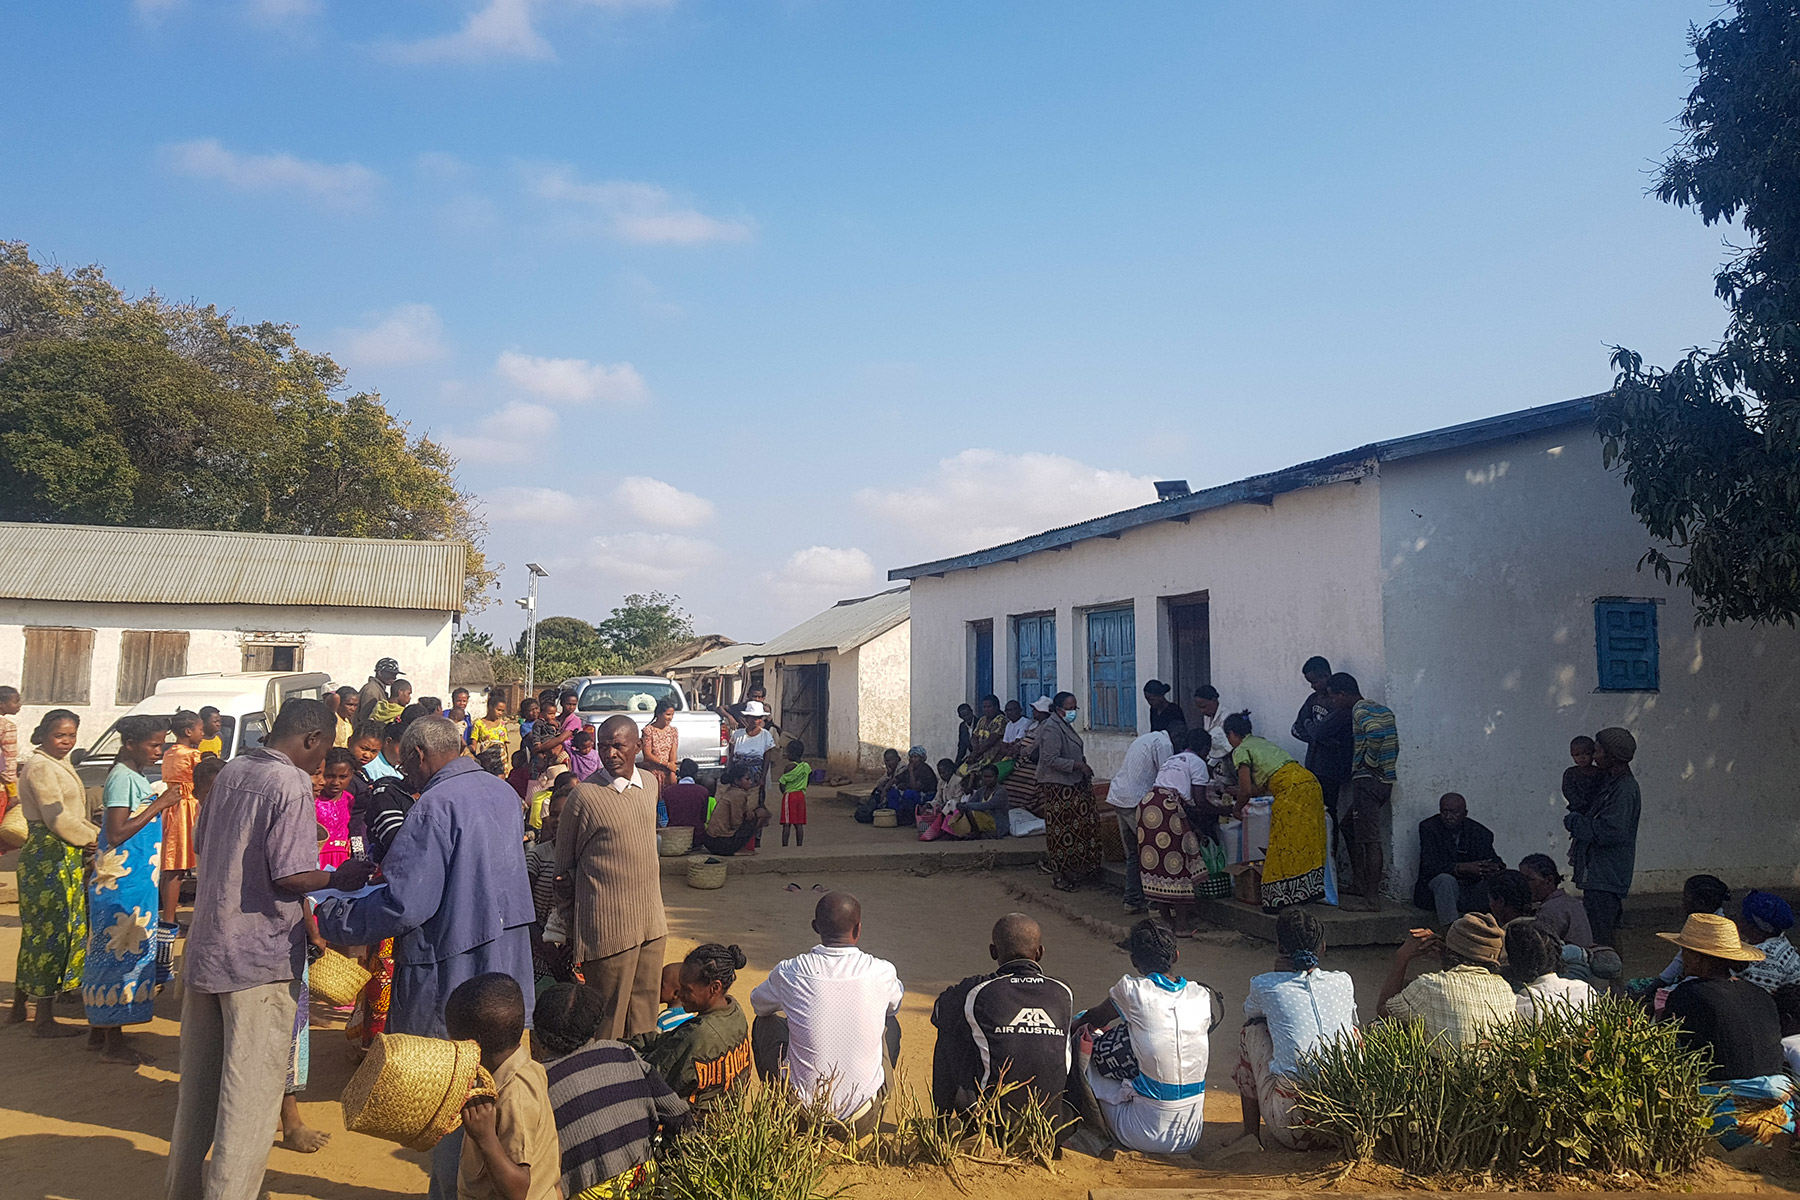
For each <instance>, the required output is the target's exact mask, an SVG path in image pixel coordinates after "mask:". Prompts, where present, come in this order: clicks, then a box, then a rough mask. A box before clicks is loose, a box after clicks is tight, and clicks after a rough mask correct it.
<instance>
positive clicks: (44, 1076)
mask: <svg viewBox="0 0 1800 1200" xmlns="http://www.w3.org/2000/svg"><path fill="white" fill-rule="evenodd" d="M1043 882H1044V880H1043V877H1042V876H1040V875H1038V874H1037V873H1036V872H1035V871H1031V870H1011V871H980V872H975V871H971V872H960V871H943V872H939V873H937V874H935V875H932V876H930V877H919V876H917V875H914V874H910V873H908V872H905V871H879V872H874V871H871V872H861V873H858V874H856V875H854V876H847V875H832V874H821V875H819V876H817V877H816V878H813V877H808V876H781V875H774V874H767V875H741V876H733V877H732V878H731V880H730V882H729V883H728V884H727V886H726V887H725V888H723V889H721V890H718V891H695V890H692V889H690V888H688V887H687V886H686V884H685V882H684V881H682V880H681V879H679V878H672V877H665V879H664V889H663V890H664V902H665V904H666V905H667V908H668V913H669V921H670V925H671V939H670V941H671V945H670V950H669V953H670V955H671V957H673V956H677V955H680V954H685V953H686V952H687V950H688V949H690V948H691V947H692V946H694V945H695V944H697V943H699V942H701V941H708V940H720V941H728V942H729V941H735V942H737V943H738V944H739V945H741V946H742V947H743V949H744V952H745V954H746V955H747V956H748V957H749V960H750V967H749V969H748V970H747V971H745V972H744V973H743V975H741V976H740V978H739V981H738V984H737V988H736V994H737V995H738V996H739V998H740V999H745V998H747V996H748V994H749V991H750V989H751V988H752V987H754V986H755V985H756V984H757V983H759V982H761V980H762V979H763V978H764V976H765V975H766V974H767V972H768V969H769V967H770V966H772V965H773V964H774V963H775V962H776V961H777V960H779V959H780V958H783V957H786V956H788V955H792V954H795V953H798V952H800V951H802V950H805V949H806V948H808V947H809V946H811V945H812V944H813V942H814V938H813V936H812V933H811V931H810V929H809V924H810V921H811V918H812V909H813V905H814V903H815V901H816V900H817V893H816V892H815V891H814V890H813V888H814V887H815V885H817V886H818V887H820V888H823V889H827V890H829V889H834V888H843V889H846V890H850V891H853V892H855V893H856V894H857V895H858V896H859V897H860V898H861V900H862V902H863V911H864V936H863V946H864V948H865V949H867V950H868V951H869V952H870V953H872V954H876V955H880V956H881V957H884V958H887V959H890V960H891V961H892V962H893V963H894V964H895V965H896V967H897V968H898V970H899V973H900V977H901V979H902V980H903V981H904V983H905V985H906V1001H905V1004H904V1006H903V1008H902V1010H901V1018H900V1019H901V1027H902V1045H901V1070H902V1072H903V1074H904V1077H905V1079H906V1081H907V1082H908V1084H909V1085H910V1086H912V1087H914V1088H915V1089H918V1090H921V1091H923V1090H925V1089H927V1088H928V1086H929V1080H930V1067H931V1049H932V1044H933V1030H932V1029H931V1025H930V1013H931V1003H932V1000H933V998H934V997H935V996H936V995H937V993H938V992H939V991H940V990H942V989H943V988H945V987H947V986H949V985H950V984H952V983H954V982H956V981H957V980H958V979H960V978H962V977H963V976H965V975H968V974H973V973H976V972H980V971H983V970H986V969H989V960H988V955H987V944H988V933H989V929H990V927H991V925H992V923H993V921H994V919H995V918H996V917H998V916H1000V915H1002V914H1004V913H1007V912H1012V911H1027V912H1031V913H1032V914H1033V915H1035V916H1037V917H1039V919H1040V920H1041V921H1042V923H1043V926H1044V931H1045V944H1046V948H1047V949H1046V955H1045V960H1044V961H1045V967H1046V968H1047V969H1048V970H1049V971H1050V972H1052V973H1053V974H1055V975H1057V976H1059V977H1060V978H1062V979H1064V980H1065V981H1067V982H1068V983H1069V985H1070V987H1071V988H1072V989H1073V990H1074V992H1075V996H1076V1002H1077V1004H1079V1005H1081V1006H1084V1007H1085V1006H1088V1005H1092V1004H1095V1003H1097V1002H1098V1001H1099V1000H1100V999H1101V998H1103V997H1104V995H1105V994H1106V990H1107V989H1108V988H1109V987H1110V986H1111V985H1112V983H1113V982H1114V981H1115V980H1117V979H1118V978H1119V976H1120V975H1121V974H1123V973H1124V972H1126V971H1127V970H1128V969H1129V963H1128V962H1127V959H1126V956H1125V954H1124V952H1123V951H1121V950H1120V949H1118V948H1117V947H1116V946H1115V945H1113V943H1112V942H1111V941H1110V940H1108V939H1107V938H1106V937H1104V936H1101V935H1100V934H1098V933H1096V932H1094V931H1093V930H1092V929H1091V928H1090V927H1088V926H1085V925H1083V924H1080V923H1078V922H1077V921H1074V920H1071V919H1069V918H1068V917H1067V916H1065V915H1062V914H1059V913H1058V912H1056V911H1053V910H1052V909H1051V908H1050V907H1047V905H1046V904H1045V903H1040V902H1038V901H1036V900H1034V899H1023V900H1022V899H1020V898H1019V894H1018V893H1019V891H1020V889H1029V890H1030V891H1032V892H1040V893H1041V891H1042V886H1041V885H1042V883H1043ZM790 884H796V885H798V887H799V889H800V890H798V891H788V890H786V889H787V888H788V886H789V885H790ZM1009 889H1010V890H1009ZM1057 899H1058V900H1063V899H1067V898H1065V897H1060V896H1059V897H1057ZM1076 899H1077V905H1076V909H1077V911H1079V912H1089V913H1092V914H1093V915H1097V916H1102V917H1104V918H1105V919H1108V920H1113V921H1122V920H1123V918H1122V917H1121V915H1120V913H1119V905H1118V900H1117V897H1116V895H1115V894H1111V893H1106V892H1099V891H1093V892H1087V893H1082V894H1080V895H1079V896H1078V897H1077V898H1076ZM18 936H19V932H18V907H17V905H16V904H6V905H3V906H0V982H4V983H5V984H6V986H4V987H0V997H10V995H11V987H10V982H11V978H12V963H13V960H14V956H15V954H16V951H17V947H18ZM1644 943H1645V944H1643V945H1642V946H1641V947H1639V948H1638V949H1637V950H1636V952H1635V953H1634V952H1633V949H1632V948H1631V947H1630V946H1629V945H1628V950H1627V954H1628V967H1629V969H1630V970H1631V971H1632V973H1642V972H1643V971H1644V970H1649V969H1654V968H1655V967H1659V966H1660V965H1661V962H1660V961H1656V962H1652V961H1650V960H1651V959H1652V958H1653V957H1654V955H1655V954H1656V950H1655V949H1654V946H1653V945H1651V944H1649V939H1648V937H1647V935H1644ZM1271 954H1272V950H1271V948H1270V947H1269V946H1267V945H1266V944H1263V943H1256V942H1251V941H1248V940H1246V939H1240V938H1236V937H1235V936H1226V935H1219V936H1218V937H1217V938H1216V939H1215V940H1202V941H1195V942H1193V943H1184V946H1183V959H1182V964H1181V965H1182V969H1183V971H1184V972H1185V973H1186V974H1188V975H1189V976H1190V977H1192V978H1198V979H1201V980H1204V981H1206V982H1208V983H1211V984H1212V985H1213V986H1215V987H1218V988H1220V989H1221V990H1222V991H1223V992H1224V993H1225V996H1226V1019H1225V1023H1224V1024H1223V1025H1221V1026H1220V1028H1219V1030H1218V1032H1217V1033H1216V1034H1215V1035H1214V1037H1213V1042H1212V1047H1213V1053H1212V1065H1211V1069H1210V1071H1209V1072H1208V1091H1207V1102H1206V1116H1207V1130H1206V1136H1205V1138H1204V1139H1203V1141H1202V1143H1201V1148H1200V1150H1199V1152H1198V1154H1197V1155H1196V1156H1195V1158H1194V1159H1190V1160H1183V1161H1182V1162H1179V1163H1175V1162H1167V1163H1165V1162H1159V1161H1151V1160H1148V1159H1144V1158H1141V1157H1139V1156H1135V1155H1129V1154H1127V1155H1120V1156H1119V1157H1118V1158H1116V1159H1114V1160H1113V1161H1109V1162H1102V1161H1098V1160H1095V1159H1090V1158H1084V1157H1079V1156H1068V1157H1067V1158H1065V1160H1064V1161H1063V1162H1062V1163H1059V1164H1058V1168H1057V1172H1056V1174H1054V1175H1046V1174H1044V1173H1043V1172H1042V1171H1037V1170H1030V1171H1027V1170H1023V1169H1021V1170H1011V1171H1008V1170H1002V1169H994V1168H975V1169H966V1170H965V1171H964V1172H963V1177H962V1179H961V1180H960V1181H953V1180H951V1179H950V1178H949V1177H948V1176H947V1175H946V1174H945V1173H944V1172H943V1171H940V1170H892V1169H889V1170H882V1171H874V1170H870V1169H866V1168H860V1167H847V1168H845V1169H843V1170H842V1171H840V1172H839V1173H838V1174H839V1175H840V1177H841V1181H842V1182H846V1183H854V1184H855V1185H856V1187H855V1191H854V1195H856V1196H859V1197H867V1198H869V1200H903V1198H904V1200H915V1198H917V1200H949V1198H950V1197H953V1196H962V1195H966V1194H975V1195H980V1194H992V1193H996V1192H1001V1191H1004V1192H1017V1191H1022V1190H1025V1189H1027V1188H1028V1189H1029V1190H1030V1192H1031V1193H1032V1194H1033V1196H1034V1197H1037V1198H1038V1200H1065V1198H1066V1200H1079V1198H1082V1197H1086V1196H1087V1195H1088V1193H1089V1191H1090V1189H1095V1188H1110V1187H1124V1186H1137V1187H1149V1188H1171V1189H1172V1188H1196V1187H1213V1188H1226V1189H1268V1190H1274V1191H1296V1190H1311V1189H1316V1188H1318V1187H1320V1186H1322V1185H1324V1184H1326V1183H1327V1182H1329V1181H1331V1180H1333V1179H1334V1177H1336V1176H1337V1175H1338V1174H1339V1171H1338V1169H1337V1167H1336V1166H1335V1165H1334V1164H1333V1162H1332V1160H1331V1158H1330V1156H1328V1155H1295V1154H1287V1153H1281V1152H1268V1153H1263V1154H1253V1155H1246V1156H1239V1157H1234V1158H1231V1159H1229V1160H1227V1161H1225V1162H1223V1163H1216V1164H1209V1162H1208V1159H1209V1158H1210V1157H1211V1156H1212V1155H1213V1154H1214V1153H1215V1152H1216V1151H1217V1150H1218V1148H1219V1147H1221V1146H1223V1145H1224V1144H1225V1143H1227V1142H1229V1141H1231V1140H1233V1139H1234V1138H1235V1137H1236V1136H1237V1135H1238V1131H1239V1127H1238V1116H1239V1110H1238V1101H1237V1096H1236V1092H1235V1089H1234V1088H1233V1087H1232V1084H1231V1079H1230V1076H1231V1070H1232V1067H1233V1065H1234V1064H1235V1062H1236V1049H1237V1033H1238V1026H1239V1018H1240V1015H1241V1009H1242V1003H1243V996H1244V984H1245V981H1246V980H1248V978H1249V977H1250V976H1251V975H1253V974H1257V973H1259V972H1262V971H1266V970H1268V969H1270V965H1271ZM1639 958H1642V959H1643V960H1644V961H1641V962H1640V961H1637V960H1638V959H1639ZM1389 959H1390V952H1389V951H1387V950H1383V949H1378V948H1367V949H1350V950H1345V951H1342V952H1332V953H1330V955H1329V962H1328V965H1330V966H1332V967H1335V968H1338V969H1342V970H1347V971H1349V972H1350V973H1351V974H1352V975H1353V977H1354V978H1355V981H1356V988H1357V996H1358V999H1359V1002H1360V1005H1361V1008H1362V1012H1363V1016H1364V1018H1365V1019H1366V1018H1367V1017H1368V1016H1369V1015H1370V1010H1371V1009H1372V1007H1373V1005H1374V1001H1375V997H1376V993H1377V990H1378V989H1379V986H1380V982H1381V978H1382V976H1383V974H1384V973H1385V971H1386V966H1387V963H1388V961H1389ZM178 1010H179V1004H178V1001H177V1000H176V999H175V998H174V997H173V996H170V995H165V996H164V997H162V998H161V999H160V1000H159V1002H158V1004H157V1017H156V1020H155V1021H154V1022H153V1023H152V1024H151V1025H150V1026H148V1027H147V1028H145V1029H143V1030H142V1031H140V1032H139V1033H138V1034H137V1037H138V1039H139V1042H140V1044H141V1045H142V1047H143V1048H144V1049H146V1050H149V1051H150V1052H151V1053H153V1054H155V1055H157V1056H158V1062H157V1063H156V1064H155V1065H153V1066H148V1067H143V1068H139V1069H137V1070H135V1071H133V1070H129V1069H127V1068H124V1067H117V1066H107V1065H103V1064H101V1063H100V1062H98V1061H96V1059H95V1058H94V1057H93V1056H92V1055H90V1054H88V1053H86V1052H85V1051H84V1050H83V1048H82V1047H83V1042H82V1041H81V1040H79V1039H75V1040H67V1041H40V1040H37V1039H34V1038H32V1037H30V1036H29V1034H28V1033H27V1032H26V1030H25V1029H24V1028H22V1027H18V1026H0V1181H3V1182H0V1197H9V1198H10V1197H21V1198H22V1197H46V1198H56V1200H62V1198H65V1197H66V1198H68V1200H102V1198H103V1197H104V1198H107V1200H110V1198H111V1197H114V1196H117V1195H120V1194H129V1193H132V1192H143V1191H152V1192H154V1191H155V1190H156V1189H159V1188H160V1186H161V1181H162V1171H163V1162H164V1156H165V1154H166V1152H167V1148H168V1142H167V1139H168V1134H169V1129H170V1126H171V1123H172V1120H173V1116H174V1110H175V1095H176V1082H177V1080H176V1075H175V1073H174V1071H173V1069H172V1068H173V1067H174V1065H175V1063H176V1061H177V1056H178V1041H177V1039H178V1035H179V1028H178V1025H177V1022H176V1020H175V1017H176V1016H177V1013H178ZM64 1013H65V1015H66V1017H67V1018H68V1019H70V1020H76V1021H79V1020H80V1015H79V1011H78V1010H77V1009H76V1008H75V1006H74V1005H72V1004H70V1005H69V1007H67V1008H66V1009H65V1010H64ZM312 1039H313V1042H312V1079H311V1086H310V1089H309V1091H308V1092H307V1093H306V1094H305V1095H304V1096H303V1097H302V1105H301V1107H302V1111H303V1113H304V1114H305V1116H306V1119H307V1120H308V1122H309V1123H311V1124H312V1125H313V1126H314V1127H316V1128H319V1129H322V1130H327V1131H330V1132H332V1133H333V1135H334V1136H333V1139H332V1142H331V1144H330V1145H329V1146H327V1147H326V1148H325V1149H324V1150H323V1151H322V1152H320V1153H318V1154H315V1155H301V1154H297V1153H294V1152H292V1151H288V1150H283V1149H276V1150H274V1151H273V1153H272V1154H271V1156H270V1160H269V1174H268V1179H267V1187H268V1189H269V1192H270V1194H271V1195H273V1196H274V1197H277V1198H286V1197H312V1198H314V1200H382V1198H384V1197H388V1196H411V1195H419V1194H422V1193H423V1192H424V1191H425V1172H424V1170H423V1167H422V1165H421V1163H422V1156H420V1155H418V1154H414V1153H412V1152H410V1151H405V1150H401V1149H399V1148H397V1147H395V1146H392V1145H390V1144H388V1143H385V1142H379V1141H375V1140H373V1139H370V1138H367V1137H363V1136H361V1135H358V1134H350V1133H346V1132H344V1130H343V1122H342V1117H341V1113H340V1110H339V1108H338V1105H337V1102H336V1100H337V1096H338V1094H339V1092H340V1091H341V1090H342V1087H343V1085H344V1082H345V1081H346V1080H347V1079H348V1078H349V1075H350V1073H351V1071H352V1069H353V1066H354V1064H353V1060H352V1056H351V1052H350V1049H349V1047H348V1044H347V1043H346V1042H345V1041H344V1039H343V1035H342V1032H341V1023H340V1022H338V1021H336V1020H334V1019H331V1018H329V1017H328V1016H327V1015H326V1014H324V1013H323V1012H322V1011H319V1010H317V1009H315V1012H314V1023H313V1031H312ZM273 1132H274V1131H273V1129H271V1135H273ZM1403 1182H1404V1181H1402V1180H1400V1179H1398V1178H1388V1177H1386V1176H1382V1175H1380V1174H1379V1173H1375V1174H1359V1175H1357V1176H1354V1177H1352V1178H1350V1179H1347V1180H1343V1181H1341V1182H1340V1183H1339V1184H1338V1186H1339V1188H1340V1189H1341V1190H1359V1191H1366V1190H1370V1189H1371V1188H1392V1187H1395V1186H1399V1185H1402V1184H1403ZM1792 1182H1794V1181H1793V1180H1792V1179H1791V1178H1779V1177H1776V1176H1771V1175H1764V1174H1760V1173H1757V1172H1754V1171H1747V1170H1739V1169H1734V1168H1731V1167H1726V1166H1724V1165H1723V1164H1721V1165H1720V1166H1719V1167H1717V1168H1715V1169H1714V1170H1712V1171H1710V1172H1709V1173H1708V1177H1707V1178H1706V1180H1705V1188H1706V1190H1709V1191H1712V1190H1721V1191H1723V1190H1731V1191H1754V1190H1764V1189H1769V1188H1774V1189H1780V1188H1781V1187H1782V1185H1783V1184H1784V1183H1785V1184H1791V1183H1792ZM965 1189H966V1190H965Z"/></svg>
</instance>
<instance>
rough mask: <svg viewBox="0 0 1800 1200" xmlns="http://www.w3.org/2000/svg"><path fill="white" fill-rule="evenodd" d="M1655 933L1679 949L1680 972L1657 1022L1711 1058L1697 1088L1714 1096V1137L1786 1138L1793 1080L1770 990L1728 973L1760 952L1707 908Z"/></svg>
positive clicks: (1734, 1143)
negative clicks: (1674, 1025) (1673, 1024)
mask: <svg viewBox="0 0 1800 1200" xmlns="http://www.w3.org/2000/svg"><path fill="white" fill-rule="evenodd" d="M1656 936H1657V937H1659V938H1662V939H1663V940H1664V941H1668V942H1674V943H1675V944H1676V945H1677V946H1679V947H1681V957H1682V962H1683V964H1684V969H1685V971H1686V976H1685V978H1683V979H1682V981H1681V982H1680V983H1679V984H1677V985H1676V986H1675V990H1674V991H1672V992H1670V993H1669V998H1668V1002H1667V1003H1666V1004H1665V1005H1664V1006H1663V1010H1662V1014H1661V1016H1660V1017H1659V1018H1658V1019H1659V1020H1664V1021H1679V1022H1681V1030H1680V1032H1678V1033H1677V1034H1676V1041H1677V1042H1678V1043H1680V1045H1681V1046H1682V1047H1684V1048H1686V1049H1690V1050H1706V1051H1708V1052H1709V1053H1710V1054H1711V1056H1712V1069H1711V1070H1710V1071H1708V1072H1707V1076H1706V1078H1707V1082H1706V1083H1705V1084H1703V1085H1702V1086H1701V1088H1700V1090H1701V1092H1703V1093H1705V1094H1706V1095H1709V1096H1717V1097H1720V1108H1719V1109H1718V1111H1717V1112H1716V1114H1715V1115H1714V1117H1713V1125H1712V1132H1713V1136H1714V1137H1716V1138H1718V1139H1719V1142H1720V1144H1721V1145H1723V1146H1724V1147H1725V1148H1726V1149H1727V1150H1735V1149H1737V1148H1738V1147H1739V1146H1743V1145H1747V1144H1748V1143H1750V1142H1751V1141H1757V1142H1762V1143H1764V1144H1767V1143H1769V1142H1771V1141H1773V1140H1774V1137H1775V1135H1776V1134H1777V1133H1786V1134H1788V1135H1789V1136H1792V1135H1793V1133H1794V1115H1795V1110H1794V1102H1795V1093H1794V1086H1795V1085H1794V1080H1793V1078H1792V1077H1790V1076H1789V1075H1788V1073H1787V1065H1786V1062H1785V1061H1784V1060H1783V1058H1782V1054H1781V1014H1780V1012H1779V1011H1778V1010H1777V1008H1776V1007H1775V999H1774V997H1772V996H1770V995H1769V993H1767V992H1765V991H1763V990H1762V989H1761V988H1759V987H1757V986H1756V985H1755V984H1754V983H1750V982H1747V981H1746V980H1742V979H1737V978H1734V977H1733V975H1732V972H1733V971H1735V970H1737V969H1739V968H1741V967H1743V966H1744V965H1745V964H1747V963H1755V962H1761V961H1762V951H1760V950H1758V949H1756V948H1755V947H1753V946H1746V945H1744V943H1743V941H1742V940H1741V939H1740V938H1739V936H1738V928H1737V925H1736V924H1735V923H1733V922H1732V921H1731V919H1730V918H1728V917H1721V916H1717V915H1715V914H1713V913H1695V914H1693V915H1692V916H1690V917H1688V919H1687V922H1686V924H1684V925H1683V926H1682V927H1681V932H1680V933H1659V934H1657V935H1656Z"/></svg>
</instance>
